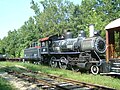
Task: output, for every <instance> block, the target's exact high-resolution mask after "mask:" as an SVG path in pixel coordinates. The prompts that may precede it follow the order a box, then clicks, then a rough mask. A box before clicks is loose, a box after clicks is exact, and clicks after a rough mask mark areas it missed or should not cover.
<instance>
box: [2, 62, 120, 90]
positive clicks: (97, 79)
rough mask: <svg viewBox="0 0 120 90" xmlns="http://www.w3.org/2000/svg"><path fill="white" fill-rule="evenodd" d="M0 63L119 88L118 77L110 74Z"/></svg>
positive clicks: (118, 89) (26, 64)
mask: <svg viewBox="0 0 120 90" xmlns="http://www.w3.org/2000/svg"><path fill="white" fill-rule="evenodd" d="M0 65H1V66H9V67H12V68H14V65H21V66H24V67H26V68H28V69H30V70H34V71H40V72H44V73H47V74H54V75H60V76H63V77H65V78H71V79H74V80H78V81H83V82H88V83H93V84H100V85H104V86H109V87H113V88H115V89H117V90H120V79H117V78H112V77H110V76H101V75H92V74H85V73H84V74H81V73H79V72H73V71H70V70H62V69H58V68H54V69H53V68H50V67H48V66H42V65H33V64H28V63H18V62H12V63H11V62H0ZM18 70H19V69H18ZM0 90H1V89H0Z"/></svg>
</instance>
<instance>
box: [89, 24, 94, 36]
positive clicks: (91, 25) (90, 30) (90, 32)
mask: <svg viewBox="0 0 120 90" xmlns="http://www.w3.org/2000/svg"><path fill="white" fill-rule="evenodd" d="M89 35H90V36H89V37H93V36H94V24H90V25H89Z"/></svg>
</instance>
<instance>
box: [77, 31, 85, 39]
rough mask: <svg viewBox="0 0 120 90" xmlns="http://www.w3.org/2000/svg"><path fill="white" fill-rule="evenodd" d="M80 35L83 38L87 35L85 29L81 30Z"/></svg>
mask: <svg viewBox="0 0 120 90" xmlns="http://www.w3.org/2000/svg"><path fill="white" fill-rule="evenodd" d="M78 36H79V37H83V38H84V37H86V33H85V31H83V30H81V31H80V33H79V35H78Z"/></svg>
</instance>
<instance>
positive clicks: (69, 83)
mask: <svg viewBox="0 0 120 90" xmlns="http://www.w3.org/2000/svg"><path fill="white" fill-rule="evenodd" d="M26 71H27V72H28V73H32V74H35V76H36V75H39V76H43V77H44V78H41V79H38V78H35V77H32V76H29V75H27V74H26V73H20V72H17V71H13V70H12V71H10V70H9V71H8V73H9V74H12V75H14V76H16V77H19V78H22V79H24V80H26V81H29V82H32V83H37V84H38V86H40V87H41V88H42V89H46V88H47V89H48V88H49V89H50V88H54V89H52V90H56V89H57V90H73V89H77V90H81V89H84V90H115V89H113V88H110V87H106V86H101V85H96V84H90V83H85V82H80V81H76V80H72V79H68V78H63V77H60V76H56V75H50V74H45V73H42V72H40V73H38V72H33V71H31V70H26Z"/></svg>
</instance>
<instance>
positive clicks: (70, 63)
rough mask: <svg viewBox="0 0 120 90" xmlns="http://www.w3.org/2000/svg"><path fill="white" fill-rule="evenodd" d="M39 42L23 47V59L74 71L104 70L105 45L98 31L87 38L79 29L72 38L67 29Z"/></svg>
mask: <svg viewBox="0 0 120 90" xmlns="http://www.w3.org/2000/svg"><path fill="white" fill-rule="evenodd" d="M39 42H40V45H37V44H36V43H34V45H32V47H30V48H27V49H25V51H24V60H29V61H31V62H34V63H48V64H49V65H50V66H51V67H59V68H63V69H66V68H71V69H72V70H76V71H78V70H80V69H82V70H83V69H85V70H88V71H90V72H91V73H93V74H98V73H99V72H104V71H105V68H104V65H105V57H104V53H105V49H106V45H105V40H104V39H103V38H101V37H100V35H99V33H94V35H93V36H91V37H88V38H87V37H86V35H85V32H84V31H82V30H81V31H80V33H79V35H78V37H77V38H72V33H71V32H70V31H68V32H66V34H65V35H64V36H57V35H53V36H50V37H46V38H42V39H40V40H39Z"/></svg>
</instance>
